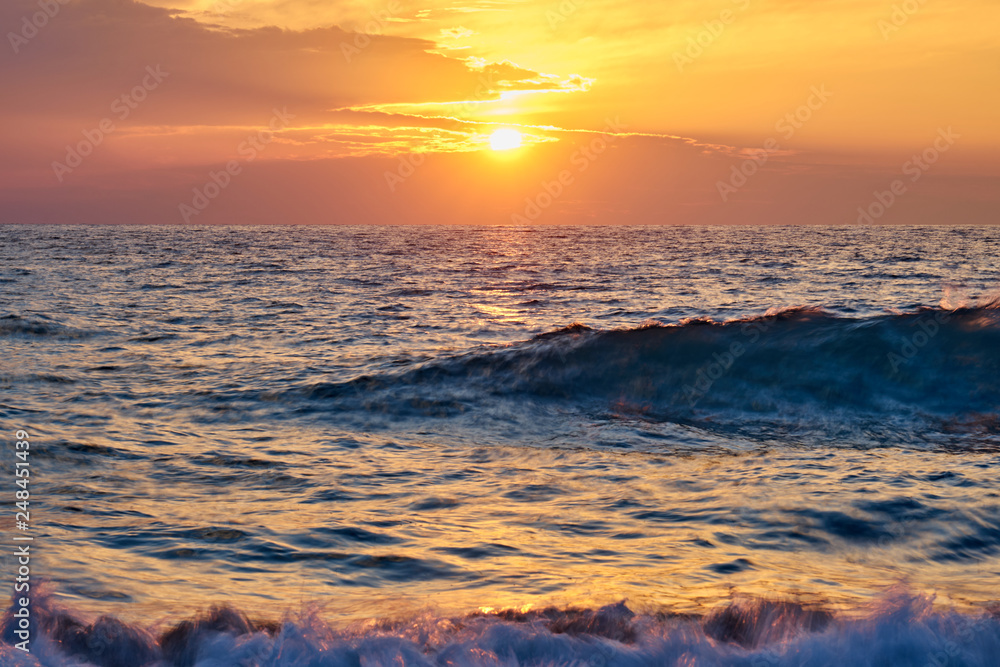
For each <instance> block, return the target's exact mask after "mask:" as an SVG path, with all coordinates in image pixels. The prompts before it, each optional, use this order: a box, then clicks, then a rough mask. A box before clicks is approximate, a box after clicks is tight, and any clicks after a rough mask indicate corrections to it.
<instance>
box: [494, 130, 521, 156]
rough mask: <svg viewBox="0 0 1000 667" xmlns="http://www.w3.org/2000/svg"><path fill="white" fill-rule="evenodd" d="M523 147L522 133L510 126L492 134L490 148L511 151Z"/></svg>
mask: <svg viewBox="0 0 1000 667" xmlns="http://www.w3.org/2000/svg"><path fill="white" fill-rule="evenodd" d="M520 147H521V133H520V132H518V131H517V130H512V129H510V128H509V127H502V128H500V129H499V130H497V131H495V132H494V133H493V134H491V135H490V148H492V149H493V150H495V151H509V150H510V149H512V148H520Z"/></svg>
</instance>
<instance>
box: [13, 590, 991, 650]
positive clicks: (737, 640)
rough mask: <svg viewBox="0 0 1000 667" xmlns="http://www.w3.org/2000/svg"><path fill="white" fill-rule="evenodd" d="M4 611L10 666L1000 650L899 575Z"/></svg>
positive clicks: (41, 602) (986, 621) (983, 616)
mask: <svg viewBox="0 0 1000 667" xmlns="http://www.w3.org/2000/svg"><path fill="white" fill-rule="evenodd" d="M15 609H16V607H14V606H12V607H11V608H10V609H9V610H8V611H7V613H6V614H5V615H4V618H3V630H2V640H3V641H2V642H0V665H3V666H4V667H41V666H45V667H70V666H71V665H72V666H73V667H91V666H93V667H154V666H155V667H167V666H176V667H229V666H236V665H240V666H243V667H250V666H260V667H264V666H269V667H270V666H273V667H293V666H296V667H298V666H303V667H304V666H307V665H308V666H310V667H325V666H331V667H332V666H334V665H337V666H340V665H371V666H381V665H386V666H389V665H395V666H399V667H407V666H410V665H414V666H421V667H425V666H430V665H456V666H461V665H468V666H469V667H472V666H480V665H484V666H485V665H489V666H491V667H493V666H498V665H539V666H542V665H553V666H554V665H577V666H583V665H590V666H599V667H611V666H614V665H630V666H642V665H658V666H668V665H676V666H678V667H680V666H684V667H698V666H701V665H713V666H734V667H735V666H742V667H784V666H792V665H833V664H836V665H875V664H885V665H894V666H908V665H913V666H919V667H927V666H929V665H935V666H937V665H949V666H950V665H955V666H958V665H969V666H972V665H990V664H996V656H998V655H1000V607H995V606H994V607H991V608H988V609H986V610H982V611H979V612H975V613H968V614H963V613H959V612H957V611H953V610H940V609H935V608H934V606H933V598H931V597H928V596H924V595H918V594H913V593H910V592H908V591H907V590H905V589H904V588H901V587H896V588H893V589H890V590H888V591H887V592H886V593H885V594H884V595H883V596H882V597H881V598H880V599H879V600H877V601H875V602H873V603H872V604H871V605H869V606H867V607H866V608H864V609H855V610H852V611H850V612H844V611H839V612H835V611H831V610H826V609H822V608H808V607H805V606H803V605H800V604H798V603H794V602H788V601H775V600H767V599H760V598H737V599H733V600H730V601H729V602H728V603H726V604H724V605H723V606H720V607H718V608H716V609H715V610H713V611H711V612H710V613H708V614H706V615H705V616H692V615H685V614H673V613H670V612H667V611H659V612H649V613H635V612H633V611H632V610H631V609H629V608H628V606H627V605H626V604H625V602H620V603H618V604H613V605H608V606H606V607H602V608H599V609H585V608H574V607H548V608H544V609H538V610H531V609H527V610H525V609H520V610H518V609H501V610H493V609H482V610H479V611H476V612H474V613H471V614H466V615H463V616H457V617H446V616H440V615H436V614H433V613H430V612H427V613H424V614H422V615H419V616H417V617H413V618H405V619H372V620H367V621H363V622H356V623H354V624H350V625H347V626H345V627H334V626H332V625H330V624H328V623H327V622H325V621H324V620H323V619H322V614H321V612H320V611H319V609H318V608H317V607H313V608H311V609H309V610H307V611H304V612H302V613H300V614H297V615H292V614H287V615H286V617H285V618H284V619H283V620H282V621H280V622H278V621H260V620H252V619H251V618H250V617H248V615H246V614H244V613H242V612H241V611H239V610H236V609H233V608H232V607H225V606H222V607H214V608H212V609H211V610H210V611H208V612H205V613H202V614H200V615H198V616H196V617H195V618H189V619H184V620H181V621H179V622H177V621H175V622H173V623H170V624H169V627H166V628H161V627H158V626H150V627H144V626H141V625H137V624H130V623H127V622H125V621H122V620H120V619H118V618H117V617H114V616H101V617H99V618H97V619H94V620H89V619H86V618H82V617H81V616H79V615H76V614H74V613H73V612H71V611H70V610H67V609H65V608H63V607H60V606H59V605H58V604H56V603H55V601H54V598H53V597H52V596H50V595H43V596H41V597H38V598H35V599H34V601H33V604H32V607H31V618H32V623H33V624H32V628H31V631H32V635H31V636H32V641H31V644H30V649H31V653H30V654H26V653H24V652H23V651H21V650H19V649H17V648H16V644H17V642H18V641H20V640H19V638H18V637H17V635H16V627H17V624H16V619H15V618H14V616H13V615H12V614H13V612H14V610H15Z"/></svg>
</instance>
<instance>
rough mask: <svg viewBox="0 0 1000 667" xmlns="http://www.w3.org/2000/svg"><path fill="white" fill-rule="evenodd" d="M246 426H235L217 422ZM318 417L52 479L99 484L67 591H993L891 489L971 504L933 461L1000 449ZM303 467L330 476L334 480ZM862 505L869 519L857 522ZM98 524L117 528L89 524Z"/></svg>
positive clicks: (646, 598) (229, 596) (427, 604)
mask: <svg viewBox="0 0 1000 667" xmlns="http://www.w3.org/2000/svg"><path fill="white" fill-rule="evenodd" d="M247 435H249V434H247V433H246V432H242V431H241V430H240V429H235V430H233V431H232V432H224V431H223V432H216V433H214V434H212V436H211V440H213V441H214V442H215V443H220V442H226V441H227V440H230V439H235V438H240V437H242V438H245V437H247ZM175 437H176V435H175ZM310 438H315V435H314V434H310V433H308V432H300V431H297V430H295V429H291V430H288V429H283V430H282V433H281V434H280V435H279V436H278V437H276V438H275V439H274V441H273V442H271V443H269V445H268V447H267V448H266V450H265V451H261V449H260V448H257V447H247V446H237V447H235V448H234V449H232V450H230V451H228V452H227V453H226V454H225V455H220V454H219V453H218V450H217V449H216V448H214V447H212V446H208V445H206V444H205V442H204V439H203V438H202V437H198V438H191V439H189V440H188V442H187V444H186V445H182V446H180V447H176V446H175V447H171V450H170V453H169V455H165V456H164V457H157V458H154V459H152V460H151V461H148V462H144V463H142V464H130V463H128V462H126V461H121V460H119V463H117V464H116V465H115V466H114V468H113V472H112V471H98V470H94V471H92V474H84V475H81V477H80V478H79V479H78V480H77V482H76V485H77V488H75V489H69V488H61V489H60V488H55V487H50V488H49V492H50V493H52V494H53V495H54V497H55V498H59V497H60V496H62V495H65V494H69V493H71V492H72V493H81V492H86V493H88V494H91V495H92V497H93V498H94V500H93V501H92V502H91V503H90V504H89V507H88V508H86V510H85V511H84V510H83V509H82V508H79V507H75V506H65V507H58V506H54V507H53V508H52V509H51V510H50V511H49V512H47V525H48V526H50V527H49V528H47V529H46V536H45V539H44V544H45V545H46V548H45V550H44V551H43V554H44V560H45V568H44V569H45V571H46V572H47V573H48V576H50V577H51V578H53V579H54V580H55V581H57V582H60V586H59V596H60V597H61V598H68V600H69V601H72V605H73V607H74V608H78V609H86V610H91V611H93V612H94V613H108V612H116V611H118V612H123V611H126V610H127V613H128V615H129V616H130V617H131V616H136V617H139V618H144V619H145V620H148V621H154V620H156V619H158V618H162V616H163V614H164V613H166V612H167V611H168V610H169V611H170V612H171V615H173V614H174V612H180V611H185V612H189V613H193V612H195V611H197V610H200V609H204V608H207V607H209V606H211V605H212V604H216V603H218V601H219V600H220V599H225V600H226V601H227V602H229V603H231V604H234V605H235V606H237V607H238V608H240V609H243V610H246V611H248V612H251V613H255V614H257V615H259V616H262V617H268V616H276V615H277V616H280V615H281V614H282V613H283V612H285V611H287V610H289V609H298V608H299V607H300V606H302V605H304V606H308V605H311V604H320V605H322V606H323V608H324V615H327V616H330V617H331V618H334V619H338V618H339V619H341V620H357V619H362V618H369V617H372V616H383V615H384V616H396V615H404V616H405V615H408V614H412V613H417V612H419V611H422V610H426V609H432V610H435V611H440V612H447V613H464V612H468V611H470V610H473V609H476V608H478V607H479V606H482V605H483V601H484V600H485V601H488V603H489V605H490V606H492V607H496V608H508V607H511V608H519V607H523V606H525V605H529V606H535V607H539V606H544V605H548V604H557V605H566V604H572V605H582V606H593V605H603V604H608V603H612V602H617V601H619V600H622V599H627V600H628V603H629V606H630V608H632V609H634V610H651V611H653V610H659V609H669V610H671V611H676V612H690V613H703V612H706V611H707V610H709V609H711V608H712V607H714V606H715V605H716V604H717V603H718V601H719V600H721V599H725V598H727V597H729V596H730V595H732V594H746V595H759V596H765V597H768V596H773V595H774V593H775V591H781V592H782V595H783V596H784V597H786V598H791V599H797V600H798V601H801V602H805V603H817V604H822V605H823V606H825V607H827V608H831V607H838V606H843V607H844V608H856V607H857V605H858V604H859V603H861V602H864V601H866V600H869V599H871V598H872V597H873V596H874V595H876V594H877V593H878V592H880V591H881V590H882V589H884V588H885V587H888V586H890V585H892V584H894V583H898V582H900V581H906V582H909V584H910V585H912V586H913V587H914V588H916V589H918V590H928V591H933V590H937V589H942V590H945V591H947V593H946V594H944V595H942V596H941V597H940V599H939V603H941V604H954V605H957V606H959V607H966V606H970V605H974V604H977V603H983V602H986V601H988V600H989V599H990V592H989V591H986V590H984V589H983V588H982V587H981V586H980V579H979V577H978V576H976V573H975V572H974V571H970V567H969V565H968V563H966V562H962V561H961V560H958V561H955V562H953V563H950V564H949V563H938V562H933V561H932V560H931V559H929V558H928V551H931V550H932V548H931V543H932V542H933V540H929V539H927V538H919V537H913V536H911V535H909V534H908V533H909V532H910V531H911V530H913V529H914V526H916V525H917V524H918V522H916V521H912V520H904V521H897V522H892V521H889V522H882V521H879V518H880V517H879V513H878V510H877V509H875V508H878V507H879V505H880V504H883V505H885V504H892V503H899V502H900V497H901V495H905V496H906V498H908V499H913V501H915V502H917V503H920V502H921V499H923V500H924V502H933V504H934V507H936V508H939V509H941V510H947V509H949V508H953V507H956V506H961V504H962V503H964V502H966V499H965V495H964V491H963V488H962V487H961V486H952V487H950V489H949V488H945V489H944V490H943V489H942V486H941V484H940V483H937V482H934V481H927V480H933V479H940V478H941V476H942V475H944V476H947V474H948V473H949V471H953V470H954V471H956V474H960V475H961V476H962V479H969V476H970V475H973V474H976V467H977V466H978V465H985V464H987V463H990V462H993V463H994V464H995V460H996V457H995V455H994V456H989V455H983V456H982V457H978V458H973V459H971V460H965V461H959V460H957V459H955V458H954V457H952V456H950V455H948V454H939V453H914V452H906V451H901V450H893V449H889V450H885V451H880V452H877V453H859V452H856V451H851V450H847V451H841V452H837V451H827V452H808V451H796V452H794V453H792V454H789V453H781V452H777V451H761V452H750V453H746V454H731V455H712V454H697V455H693V456H659V455H655V454H648V453H635V452H632V453H628V452H594V451H588V450H582V449H578V450H572V449H568V450H546V449H531V448H528V449H524V448H506V447H499V448H498V447H492V446H491V447H489V448H486V447H484V448H479V449H473V450H472V451H467V452H463V451H458V450H456V449H454V448H451V447H447V446H440V445H434V444H405V445H404V444H399V443H393V442H391V441H381V442H380V441H379V439H377V438H370V439H363V440H359V441H358V442H360V443H363V447H361V448H356V447H355V445H353V444H350V443H351V442H352V440H351V439H341V440H339V442H331V441H330V440H324V439H313V440H310ZM108 444H109V445H110V443H108ZM92 446H94V447H100V446H101V445H100V444H99V443H93V444H92ZM119 450H120V445H119ZM122 454H123V455H125V456H127V454H125V453H124V452H123V453H122ZM220 466H221V467H226V466H229V467H231V468H232V469H234V470H236V469H242V470H244V471H246V474H244V475H241V476H243V477H248V476H249V477H252V478H255V479H254V481H253V482H251V483H250V484H247V482H246V481H237V480H236V479H234V480H233V482H232V483H230V484H226V485H224V486H222V487H219V488H217V489H216V490H215V491H214V492H213V493H212V494H209V495H206V493H205V491H204V489H203V488H202V485H201V483H200V480H199V477H200V476H201V475H208V474H217V473H214V472H213V471H214V470H216V469H217V468H218V467H220ZM978 474H979V475H981V476H982V477H983V478H986V477H988V476H989V474H990V473H989V470H988V469H987V468H983V469H981V470H979V472H978ZM158 477H159V478H160V480H158V481H154V480H156V478H158ZM880 478H891V479H894V480H897V481H896V482H894V483H893V484H891V485H882V484H879V482H878V480H879V479H880ZM167 479H169V480H170V481H169V483H167V482H166V480H167ZM144 480H145V481H144ZM978 481H979V482H982V483H986V481H987V480H986V479H980V480H978ZM304 486H316V487H318V488H321V489H323V490H324V491H323V493H321V494H319V496H322V499H321V498H320V497H319V496H318V495H317V494H315V493H302V491H301V489H302V488H303V487H304ZM99 489H100V490H99ZM943 491H945V492H948V491H950V496H949V495H946V494H945V493H942V492H943ZM857 493H864V494H865V495H864V499H865V507H866V508H867V509H868V511H867V512H866V511H863V510H861V509H857V510H855V511H854V512H852V513H850V514H840V513H839V512H831V513H830V514H829V515H827V514H825V513H824V512H823V510H822V509H817V508H824V507H842V506H843V505H844V504H845V503H846V504H851V499H852V498H853V497H854V496H855V494H857ZM928 498H931V499H933V500H927V499H928ZM126 502H127V503H128V509H127V510H126V511H124V512H123V511H121V510H120V509H119V508H120V507H121V506H122V505H123V503H126ZM56 505H57V504H56ZM918 514H919V513H918ZM915 516H916V514H915ZM852 521H857V522H858V525H859V526H862V530H861V532H860V533H859V534H856V535H854V536H851V535H850V534H849V531H850V530H851V528H852V527H851V526H850V525H849V524H850V523H851V522H852ZM838 523H839V524H841V525H842V530H843V534H842V535H841V536H840V539H838V537H837V532H838V531H837V524H838ZM920 526H921V528H920V530H924V529H925V527H924V526H923V524H922V523H920ZM855 528H856V527H855ZM939 530H941V531H947V530H948V528H947V526H944V525H942V526H940V528H939ZM865 531H867V532H865ZM81 532H83V533H91V532H92V533H95V534H96V535H98V536H100V535H104V536H106V538H107V539H106V541H104V542H105V543H104V544H103V545H102V544H100V543H101V542H102V540H101V538H100V537H98V538H97V539H96V540H91V541H90V543H80V542H78V541H77V540H76V539H75V536H76V535H77V534H79V533H81ZM914 532H916V531H914ZM845 536H846V537H845ZM94 542H97V544H95V543H94ZM125 547H131V548H125ZM983 567H984V572H983V574H984V575H985V574H986V572H985V568H986V565H985V564H984V566H983ZM81 572H87V573H90V576H89V577H87V578H81V576H80V573H81ZM720 575H724V576H720ZM366 580H367V581H368V583H369V585H365V582H366ZM126 600H127V603H126V602H125V601H126Z"/></svg>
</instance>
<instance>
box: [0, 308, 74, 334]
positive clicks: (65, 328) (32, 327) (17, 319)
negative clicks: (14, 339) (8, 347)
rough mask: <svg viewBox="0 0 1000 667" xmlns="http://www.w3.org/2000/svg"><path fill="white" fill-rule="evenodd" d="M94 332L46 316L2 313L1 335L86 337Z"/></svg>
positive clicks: (0, 319)
mask: <svg viewBox="0 0 1000 667" xmlns="http://www.w3.org/2000/svg"><path fill="white" fill-rule="evenodd" d="M92 333H93V332H91V331H87V330H85V329H82V328H79V327H73V326H69V325H66V324H62V323H60V322H56V321H55V320H53V319H51V318H49V317H45V316H44V315H36V316H34V317H25V316H21V315H16V314H14V313H7V314H5V315H0V337H6V336H32V337H39V338H69V339H75V338H85V337H87V336H90V335H92Z"/></svg>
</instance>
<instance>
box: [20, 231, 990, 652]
mask: <svg viewBox="0 0 1000 667" xmlns="http://www.w3.org/2000/svg"><path fill="white" fill-rule="evenodd" d="M998 288H1000V228H995V227H961V226H937V227H810V226H797V227H482V226H474V225H470V226H467V227H371V226H328V227H326V226H314V227H310V226H294V227H293V226H269V227H221V226H220V227H195V226H170V227H152V226H10V225H8V226H0V423H2V431H3V435H4V438H3V443H4V448H5V449H4V452H5V453H4V455H3V456H2V457H0V458H2V468H0V470H2V472H3V476H4V478H5V479H6V480H7V481H6V482H5V483H4V488H5V489H7V491H6V493H7V494H8V500H7V502H9V503H10V504H9V511H8V512H6V513H5V514H4V518H3V520H2V525H3V528H4V534H5V537H4V545H3V550H4V558H3V563H4V570H3V572H4V577H5V579H4V581H3V586H4V587H5V590H8V591H10V590H12V588H13V586H14V583H15V577H16V576H17V573H18V561H17V555H16V554H17V553H18V552H17V548H18V545H20V546H23V545H25V544H30V553H31V565H30V570H31V574H30V605H28V606H27V607H25V608H28V609H30V635H31V643H30V653H28V652H25V651H23V650H20V649H19V648H17V643H18V642H19V641H21V640H22V639H23V638H21V637H19V636H18V635H17V630H18V629H19V628H20V627H21V626H19V619H18V616H17V615H16V614H17V612H18V610H19V609H20V607H19V606H18V605H19V603H18V598H19V597H21V596H22V595H25V594H29V593H23V594H22V593H17V594H14V595H13V597H12V598H11V601H10V606H9V610H8V612H7V614H6V615H5V616H4V619H3V629H2V639H3V641H2V642H0V665H4V666H7V665H10V666H15V665H16V666H22V665H24V666H28V665H30V666H36V665H53V666H59V667H68V666H70V665H74V666H84V665H100V666H114V667H117V666H122V667H141V666H143V665H149V666H152V665H157V666H161V665H162V666H165V665H198V666H201V667H208V666H224V665H225V666H228V665H247V666H249V665H261V666H263V665H282V666H292V665H296V666H297V665H303V666H305V665H309V666H321V665H322V666H326V665H331V666H332V665H355V666H358V667H360V666H362V665H364V666H376V665H398V666H410V665H496V666H499V665H504V666H508V665H510V666H513V665H538V666H541V665H592V666H598V667H603V666H605V665H678V666H681V665H683V666H688V667H695V666H701V665H726V666H729V665H734V666H735V665H741V666H747V667H761V666H767V667H778V666H784V665H916V666H920V667H931V666H935V667H940V666H942V665H948V666H958V665H968V666H973V665H975V666H988V665H1000V485H998V483H997V480H998V470H1000V413H998V409H1000V305H998V304H1000V300H998V298H997V297H998V294H1000V292H998ZM22 439H23V441H26V442H30V455H26V456H22V457H20V460H21V461H24V462H30V466H21V467H18V466H17V465H16V464H17V461H18V457H17V453H18V451H22V450H21V449H19V447H20V446H18V445H16V444H15V441H18V442H20V441H22ZM21 468H28V469H30V478H29V479H30V485H29V484H23V485H22V486H21V487H20V488H22V489H24V488H25V487H27V488H28V489H30V510H31V511H30V522H27V523H28V524H29V525H27V526H24V527H22V526H20V525H19V524H18V523H17V522H16V521H17V520H16V519H15V512H16V511H17V510H16V509H15V492H16V491H17V490H18V488H19V487H17V486H15V472H14V471H15V470H20V469H21ZM16 537H30V538H31V540H30V542H29V541H24V540H21V541H14V538H16Z"/></svg>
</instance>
